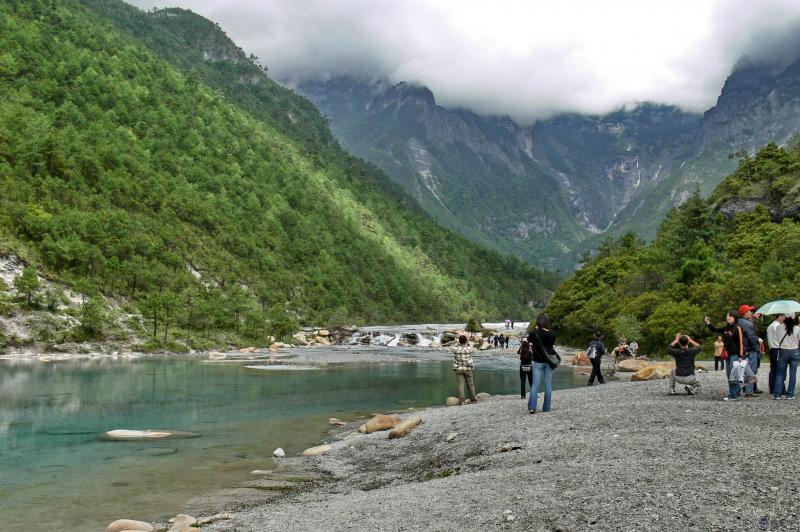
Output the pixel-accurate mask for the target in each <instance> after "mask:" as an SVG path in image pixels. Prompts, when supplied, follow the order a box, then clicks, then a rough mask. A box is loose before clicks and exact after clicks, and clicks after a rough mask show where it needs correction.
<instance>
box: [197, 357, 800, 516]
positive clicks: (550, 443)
mask: <svg viewBox="0 0 800 532" xmlns="http://www.w3.org/2000/svg"><path fill="white" fill-rule="evenodd" d="M765 377H766V375H763V376H762V377H761V381H762V382H763V381H764V380H765ZM701 379H702V380H701V382H702V383H703V391H702V393H701V394H700V395H698V396H688V395H686V394H685V393H683V392H682V393H681V395H676V396H669V395H667V391H668V381H652V382H640V383H609V384H605V385H602V386H595V387H592V388H579V389H572V390H563V391H556V392H555V394H554V400H553V410H552V412H549V413H541V412H539V413H536V414H534V415H530V414H528V411H527V408H526V403H525V401H523V400H522V399H520V398H519V397H518V396H516V397H511V396H505V397H492V398H490V399H488V400H485V401H483V402H480V403H478V404H477V405H465V406H461V407H451V408H431V409H427V410H422V411H415V412H414V413H413V415H415V416H417V415H418V416H421V417H422V420H423V422H422V424H421V425H420V426H419V427H417V428H416V429H415V430H414V431H413V432H412V433H411V434H410V435H408V436H406V437H405V438H401V439H396V440H389V439H388V438H387V435H386V433H374V434H369V435H353V434H352V433H350V432H346V433H340V434H339V435H338V436H336V437H334V441H333V442H332V446H333V450H332V451H330V452H329V453H327V454H324V455H321V456H318V457H315V458H310V459H307V460H309V461H311V462H312V463H314V464H315V465H316V467H317V468H318V470H319V471H320V473H321V474H322V475H323V476H324V477H325V478H326V479H328V480H325V481H322V482H317V483H314V484H309V485H307V486H306V487H305V488H304V489H301V490H299V491H295V492H292V493H289V494H287V495H284V496H282V497H280V498H279V499H276V500H275V501H273V502H270V503H267V504H261V505H258V506H255V507H250V508H241V509H239V511H238V512H237V513H236V514H235V518H234V519H233V520H231V521H227V522H221V523H217V524H215V525H213V526H212V527H211V529H212V530H237V531H244V530H247V531H270V530H279V531H287V530H456V529H463V530H589V529H592V530H626V531H627V530H720V531H722V530H726V531H727V530H765V529H768V530H797V529H800V497H799V494H798V489H800V486H798V482H797V480H796V471H795V470H796V468H795V466H794V462H795V456H796V449H797V442H798V441H800V440H799V439H798V437H799V436H800V425H798V423H797V420H798V413H800V402H798V401H772V400H771V399H769V398H768V397H767V396H766V395H764V396H761V397H758V398H753V399H746V400H742V401H739V402H737V403H726V402H723V401H722V400H721V399H722V397H723V396H724V395H725V394H726V390H727V383H726V382H725V379H724V374H723V373H721V372H719V373H707V374H704V375H702V376H701ZM478 387H479V388H480V383H478ZM410 415H411V414H409V415H408V416H410ZM454 432H455V433H457V435H456V436H455V437H452V433H454ZM448 436H451V441H449V442H448V441H447V440H448Z"/></svg>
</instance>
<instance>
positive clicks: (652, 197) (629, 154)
mask: <svg viewBox="0 0 800 532" xmlns="http://www.w3.org/2000/svg"><path fill="white" fill-rule="evenodd" d="M781 63H782V62H781ZM781 63H767V62H763V61H756V60H754V59H752V58H747V59H742V60H740V61H739V63H738V64H737V66H736V68H735V70H734V71H733V72H732V73H731V75H730V76H729V77H728V79H727V80H726V82H725V84H724V86H723V87H722V90H721V92H720V94H719V97H718V98H717V102H716V105H715V106H714V107H712V108H711V109H709V110H708V111H706V112H705V113H704V114H702V115H701V114H699V113H692V112H688V111H684V110H682V109H680V108H678V107H675V106H669V105H660V104H655V103H642V104H639V105H636V106H627V107H624V108H621V109H619V110H617V111H614V112H611V113H607V114H603V115H583V114H578V113H569V114H561V115H557V116H555V117H552V118H549V119H546V120H540V121H537V122H535V123H534V124H533V125H532V126H523V125H519V124H518V123H516V122H515V121H514V120H512V119H511V118H509V117H508V116H482V115H478V114H476V113H474V112H471V111H468V110H464V109H458V108H456V109H447V108H445V107H443V106H440V105H438V104H437V102H436V98H435V97H434V94H433V92H432V91H430V90H429V89H427V88H426V87H421V86H418V85H413V84H409V83H399V84H393V83H391V82H389V81H388V80H386V79H378V80H371V81H367V82H364V81H359V80H357V79H354V78H351V77H333V78H328V79H325V80H322V81H306V82H303V83H300V84H298V85H297V89H298V90H299V91H300V92H301V93H303V94H304V95H306V96H307V97H308V98H309V99H311V100H312V101H313V102H314V103H315V104H316V105H317V106H318V107H319V108H320V109H321V110H322V111H323V112H324V113H325V114H326V115H327V116H328V117H329V118H330V119H331V127H332V130H333V132H334V134H335V135H336V136H337V138H338V139H339V140H340V141H341V142H342V144H343V146H344V147H345V148H346V149H348V150H349V151H351V152H352V153H354V154H356V155H358V156H360V157H363V158H364V159H366V160H369V161H371V162H373V163H375V164H377V165H378V166H379V167H381V168H382V169H383V170H384V171H385V172H386V173H387V174H389V175H390V176H391V177H392V178H393V179H394V181H395V182H397V183H398V184H400V185H401V186H402V187H403V188H404V189H405V190H406V191H407V192H408V193H409V194H411V195H412V196H413V197H414V198H415V199H417V201H419V202H420V204H421V205H422V206H423V207H424V208H425V209H426V210H427V211H428V212H429V213H431V214H432V215H433V216H434V217H435V218H436V219H437V220H438V221H439V222H440V223H443V224H444V225H446V226H448V227H451V228H453V229H455V230H457V231H459V232H461V233H462V234H464V235H466V236H468V237H469V238H471V239H473V240H476V241H478V242H481V243H484V244H488V245H490V246H493V247H494V248H496V249H499V250H502V251H505V252H509V253H513V254H515V255H517V256H520V257H522V258H524V259H526V260H529V261H532V262H534V263H536V264H538V265H541V266H548V267H560V268H571V267H572V266H573V265H574V264H575V263H576V262H577V261H578V258H579V257H580V255H581V254H582V253H583V252H584V251H586V250H588V249H591V248H593V247H594V246H596V245H597V244H598V243H599V241H600V240H601V239H602V238H604V237H606V236H609V235H610V236H614V235H618V234H621V233H623V232H626V231H634V232H636V233H638V234H640V235H641V236H644V237H651V236H653V234H654V233H655V229H656V227H657V226H658V223H659V222H660V220H661V219H662V218H663V216H664V215H665V214H666V212H667V211H669V209H671V208H672V207H674V206H676V205H679V204H681V203H682V202H683V201H684V200H685V199H686V198H687V197H688V196H689V195H690V194H691V193H692V192H693V191H694V190H699V191H700V192H702V193H705V194H707V193H709V192H710V191H711V190H712V189H713V187H714V186H715V185H716V184H717V183H719V181H720V180H721V179H722V177H724V176H725V175H727V174H728V173H730V172H731V171H732V170H733V168H735V164H736V161H735V160H732V159H730V158H729V156H730V155H731V154H733V153H734V152H740V151H742V150H744V151H747V152H750V153H752V152H753V151H754V150H755V149H756V148H757V147H758V146H761V145H763V144H766V143H767V142H778V143H785V142H786V141H787V140H788V139H789V138H790V137H791V136H792V135H794V134H795V133H796V132H797V131H798V130H800V120H798V118H800V117H798V113H800V100H799V99H798V98H799V97H800V84H798V81H800V80H798V72H799V71H800V62H794V63H791V64H789V65H788V66H786V65H785V64H781Z"/></svg>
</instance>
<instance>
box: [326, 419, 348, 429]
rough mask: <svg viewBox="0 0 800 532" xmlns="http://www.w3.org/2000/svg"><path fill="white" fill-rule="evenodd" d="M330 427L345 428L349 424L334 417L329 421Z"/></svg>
mask: <svg viewBox="0 0 800 532" xmlns="http://www.w3.org/2000/svg"><path fill="white" fill-rule="evenodd" d="M328 425H336V426H338V427H344V426H345V425H347V423H345V422H344V421H342V420H341V419H339V418H338V417H332V418H330V419H328Z"/></svg>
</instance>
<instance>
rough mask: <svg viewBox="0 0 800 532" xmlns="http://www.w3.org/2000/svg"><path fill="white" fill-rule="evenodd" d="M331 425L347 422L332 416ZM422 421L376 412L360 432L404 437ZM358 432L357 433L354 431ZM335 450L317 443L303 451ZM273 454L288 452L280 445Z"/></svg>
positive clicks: (317, 453)
mask: <svg viewBox="0 0 800 532" xmlns="http://www.w3.org/2000/svg"><path fill="white" fill-rule="evenodd" d="M328 423H329V424H330V425H335V426H339V427H341V426H344V425H346V423H345V422H344V421H342V420H340V419H338V418H335V417H332V418H330V419H329V420H328ZM420 423H422V418H421V417H418V416H415V417H412V418H409V419H406V420H403V419H402V418H400V417H399V416H392V415H385V414H376V415H375V416H373V417H372V419H370V420H369V421H367V422H366V423H364V424H363V425H361V426H360V427H359V428H358V432H359V433H361V434H372V433H373V432H381V431H387V430H388V431H389V439H394V438H402V437H403V436H407V435H408V434H410V433H411V431H412V430H414V429H415V428H416V427H417V426H418V425H419V424H420ZM354 434H356V433H354ZM331 450H333V447H332V446H331V445H328V444H322V445H315V446H314V447H309V448H308V449H306V450H305V451H303V452H302V453H300V454H302V455H303V456H319V455H321V454H325V453H327V452H328V451H331ZM272 455H273V456H275V457H277V458H283V457H285V456H286V453H285V452H284V450H283V449H281V448H280V447H279V448H277V449H275V451H274V452H273V453H272Z"/></svg>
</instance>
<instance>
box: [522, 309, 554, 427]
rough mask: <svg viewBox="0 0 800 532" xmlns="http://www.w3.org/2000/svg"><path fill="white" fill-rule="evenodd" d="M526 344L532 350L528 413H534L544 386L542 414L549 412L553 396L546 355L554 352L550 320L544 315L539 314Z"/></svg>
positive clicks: (549, 368) (550, 369)
mask: <svg viewBox="0 0 800 532" xmlns="http://www.w3.org/2000/svg"><path fill="white" fill-rule="evenodd" d="M528 343H529V344H530V346H531V349H532V350H533V385H532V387H531V396H530V398H529V399H528V413H530V414H535V413H536V404H537V402H538V399H539V387H540V386H541V385H542V384H544V403H543V404H542V412H549V411H550V400H551V398H552V395H553V368H551V367H550V364H549V363H548V359H547V353H549V352H553V351H555V350H554V349H553V346H554V345H555V343H556V335H555V333H554V332H553V331H551V330H550V319H549V318H548V317H547V315H546V314H539V316H538V317H537V318H536V327H535V328H534V329H533V330H532V331H531V332H530V334H529V335H528Z"/></svg>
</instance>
